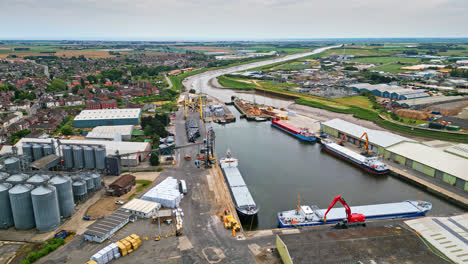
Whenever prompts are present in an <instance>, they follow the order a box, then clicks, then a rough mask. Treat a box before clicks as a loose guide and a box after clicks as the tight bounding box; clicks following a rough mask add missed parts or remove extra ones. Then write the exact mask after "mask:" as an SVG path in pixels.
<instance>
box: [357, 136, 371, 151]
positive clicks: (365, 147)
mask: <svg viewBox="0 0 468 264" xmlns="http://www.w3.org/2000/svg"><path fill="white" fill-rule="evenodd" d="M364 136H365V137H366V144H365V145H364V150H365V151H367V147H368V146H369V137H367V133H366V132H364V133H363V134H362V136H361V137H360V138H359V142H361V140H362V138H363V137H364Z"/></svg>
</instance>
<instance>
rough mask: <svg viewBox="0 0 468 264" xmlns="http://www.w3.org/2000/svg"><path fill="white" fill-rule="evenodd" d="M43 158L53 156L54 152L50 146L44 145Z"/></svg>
mask: <svg viewBox="0 0 468 264" xmlns="http://www.w3.org/2000/svg"><path fill="white" fill-rule="evenodd" d="M42 149H43V151H44V156H47V155H52V154H54V150H53V147H52V145H51V144H46V145H44V146H43V148H42Z"/></svg>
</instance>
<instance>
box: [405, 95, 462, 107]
mask: <svg viewBox="0 0 468 264" xmlns="http://www.w3.org/2000/svg"><path fill="white" fill-rule="evenodd" d="M459 99H460V100H461V99H464V97H463V96H462V95H457V96H444V95H439V96H431V97H425V98H417V99H411V100H404V101H399V102H400V103H405V104H407V105H409V106H415V105H424V104H434V103H442V102H447V101H455V100H459Z"/></svg>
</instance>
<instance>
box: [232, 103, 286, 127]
mask: <svg viewBox="0 0 468 264" xmlns="http://www.w3.org/2000/svg"><path fill="white" fill-rule="evenodd" d="M231 103H232V105H234V107H235V108H236V109H237V110H238V111H239V112H240V113H241V118H245V119H247V120H248V121H257V122H263V121H268V120H271V118H273V117H277V116H278V115H280V116H283V115H281V114H279V113H276V112H275V111H274V110H275V109H274V108H273V107H271V106H265V105H259V104H255V103H252V102H249V101H246V100H243V99H239V98H237V97H235V98H233V100H232V102H231ZM284 118H287V115H286V116H284V117H283V118H281V119H284Z"/></svg>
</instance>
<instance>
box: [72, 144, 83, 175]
mask: <svg viewBox="0 0 468 264" xmlns="http://www.w3.org/2000/svg"><path fill="white" fill-rule="evenodd" d="M73 164H74V165H75V166H74V168H75V169H83V168H84V158H83V148H82V147H80V146H73Z"/></svg>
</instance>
